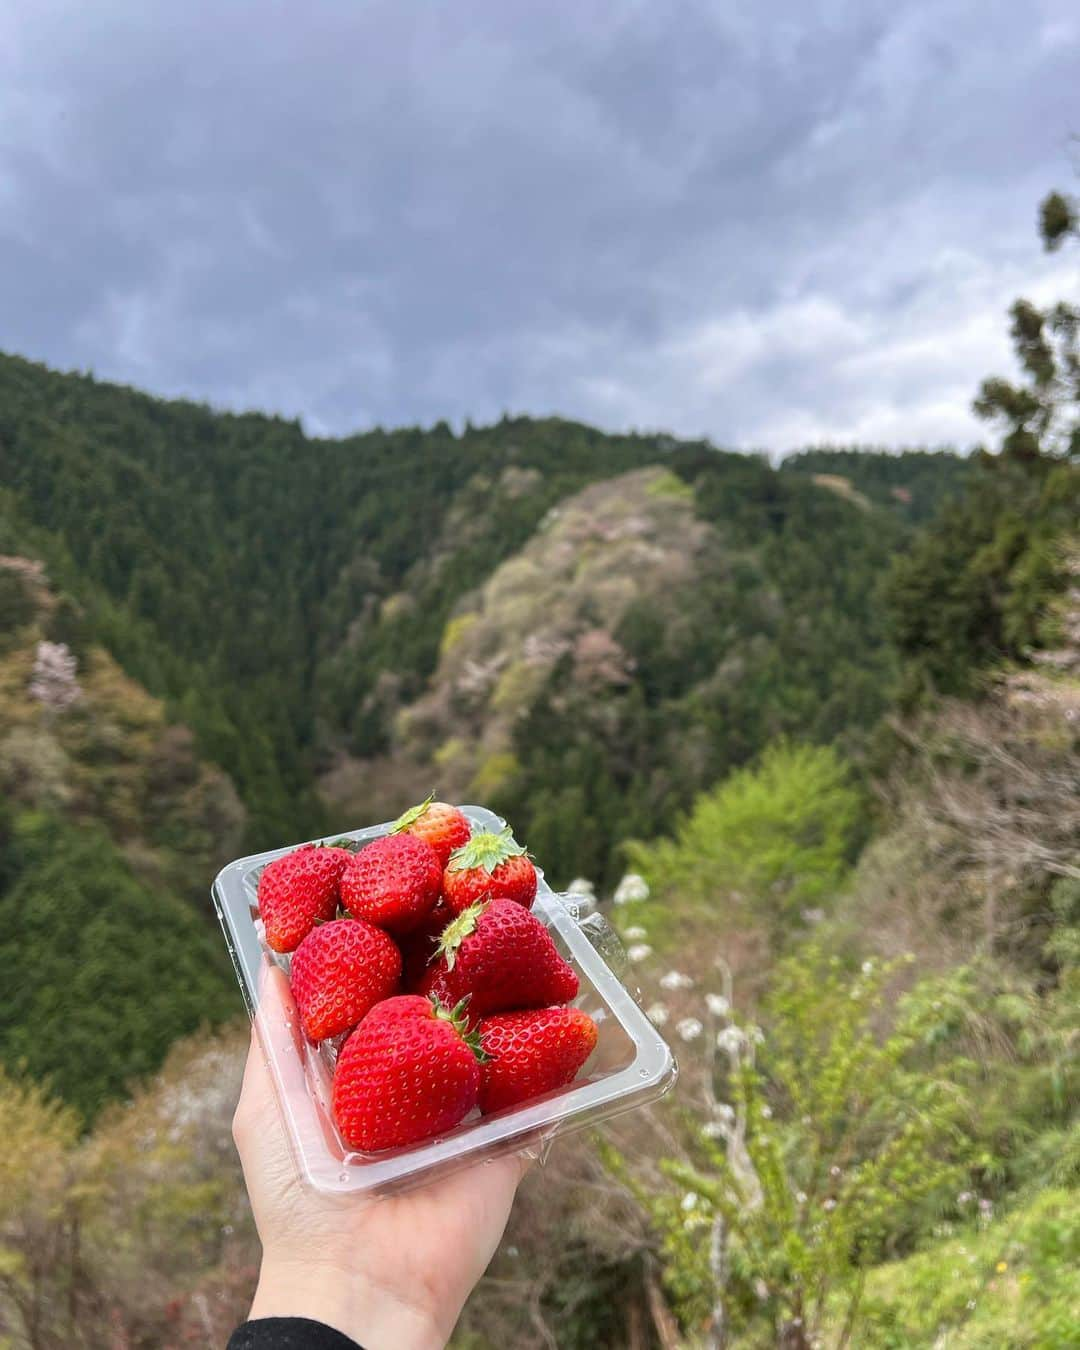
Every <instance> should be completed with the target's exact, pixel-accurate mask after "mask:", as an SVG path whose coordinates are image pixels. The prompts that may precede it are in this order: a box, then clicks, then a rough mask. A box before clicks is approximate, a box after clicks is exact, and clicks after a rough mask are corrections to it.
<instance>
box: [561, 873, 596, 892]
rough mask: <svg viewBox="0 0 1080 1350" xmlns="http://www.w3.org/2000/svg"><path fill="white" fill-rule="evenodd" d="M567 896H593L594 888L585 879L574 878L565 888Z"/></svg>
mask: <svg viewBox="0 0 1080 1350" xmlns="http://www.w3.org/2000/svg"><path fill="white" fill-rule="evenodd" d="M566 890H567V894H569V895H593V894H594V892H595V888H594V887H593V884H592V882H591V881H589V880H588V879H587V878H586V877H575V878H574V879H573V881H572V882H571V883H570V885H569V886H567V888H566Z"/></svg>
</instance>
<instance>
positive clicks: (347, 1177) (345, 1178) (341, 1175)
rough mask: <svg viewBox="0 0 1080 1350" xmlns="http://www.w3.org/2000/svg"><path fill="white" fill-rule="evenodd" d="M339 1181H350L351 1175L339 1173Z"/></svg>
mask: <svg viewBox="0 0 1080 1350" xmlns="http://www.w3.org/2000/svg"><path fill="white" fill-rule="evenodd" d="M337 1179H338V1181H348V1179H349V1174H348V1172H339V1173H338V1174H337Z"/></svg>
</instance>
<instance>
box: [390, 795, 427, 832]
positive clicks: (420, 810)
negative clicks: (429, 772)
mask: <svg viewBox="0 0 1080 1350" xmlns="http://www.w3.org/2000/svg"><path fill="white" fill-rule="evenodd" d="M434 800H435V794H434V792H429V793H428V795H427V796H426V797H425V798H424V800H423V801H422V802H418V803H417V804H416V805H415V806H410V807H409V809H408V810H407V811H403V812H402V813H401V815H400V816H398V818H397V820H395V821H394V823H393V825H391V826H390V833H391V834H402V833H404V831H405V830H407V829H408V828H409V826H410V825H415V824H416V822H417V821H418V820H419V819H420V817H421V816H422V815H423V814H424V812H425V811H426V810H427V809H428V807H429V806H430V805H431V803H432V802H433V801H434Z"/></svg>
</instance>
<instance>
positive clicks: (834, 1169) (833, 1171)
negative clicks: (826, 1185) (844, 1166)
mask: <svg viewBox="0 0 1080 1350" xmlns="http://www.w3.org/2000/svg"><path fill="white" fill-rule="evenodd" d="M839 1175H840V1169H839V1167H837V1166H836V1165H835V1163H834V1164H833V1166H832V1167H830V1168H829V1176H831V1177H838V1176H839Z"/></svg>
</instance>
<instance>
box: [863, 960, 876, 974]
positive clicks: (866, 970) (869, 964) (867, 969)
mask: <svg viewBox="0 0 1080 1350" xmlns="http://www.w3.org/2000/svg"><path fill="white" fill-rule="evenodd" d="M862 973H863V974H864V975H872V974H873V973H874V963H873V961H864V962H863V963H862Z"/></svg>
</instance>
